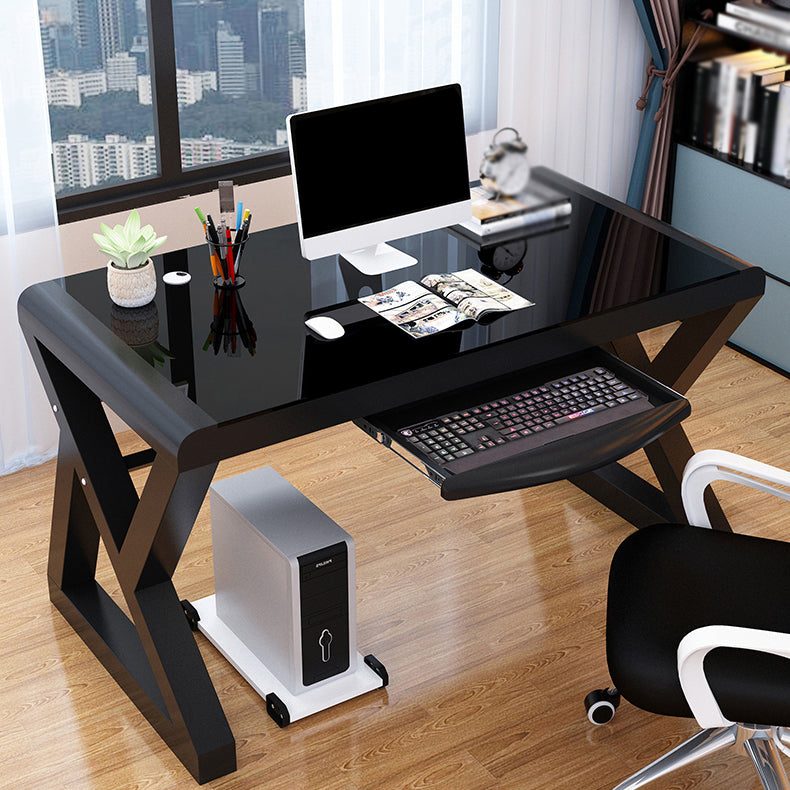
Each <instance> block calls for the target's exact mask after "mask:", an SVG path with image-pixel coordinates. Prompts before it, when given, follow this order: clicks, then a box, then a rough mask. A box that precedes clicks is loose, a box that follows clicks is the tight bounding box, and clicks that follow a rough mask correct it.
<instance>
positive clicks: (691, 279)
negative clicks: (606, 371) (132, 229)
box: [63, 168, 754, 424]
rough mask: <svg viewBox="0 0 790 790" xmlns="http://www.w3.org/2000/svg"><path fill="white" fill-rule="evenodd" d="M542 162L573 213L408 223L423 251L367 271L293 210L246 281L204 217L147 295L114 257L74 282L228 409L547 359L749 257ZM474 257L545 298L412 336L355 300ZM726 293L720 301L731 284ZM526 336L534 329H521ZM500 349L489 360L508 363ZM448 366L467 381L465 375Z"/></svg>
mask: <svg viewBox="0 0 790 790" xmlns="http://www.w3.org/2000/svg"><path fill="white" fill-rule="evenodd" d="M533 178H537V179H542V180H545V181H547V182H549V183H551V184H553V186H554V187H555V188H558V189H560V190H563V191H565V192H566V193H567V194H568V195H569V197H570V198H571V201H572V212H571V215H570V217H568V218H566V219H564V220H562V221H560V222H559V224H556V225H543V226H538V227H534V228H529V229H526V230H525V231H522V235H521V237H520V238H519V237H518V236H513V237H510V238H509V239H508V240H506V241H504V242H500V243H499V244H498V245H496V249H494V247H490V246H489V247H487V248H485V249H483V250H480V248H479V245H478V244H476V243H474V242H472V241H470V240H468V239H465V238H464V237H462V236H460V235H457V234H455V233H454V232H452V231H446V230H438V231H434V232H431V233H426V234H422V235H419V236H414V237H410V238H407V239H402V240H399V241H396V242H393V245H394V246H396V247H398V248H400V249H403V250H404V251H406V252H408V253H410V254H411V255H413V256H414V257H416V258H417V259H418V261H419V263H418V264H417V265H416V266H413V267H411V268H409V269H403V270H400V271H396V272H391V273H388V274H385V275H383V276H377V277H365V276H363V275H361V274H359V273H358V272H357V271H356V270H354V269H352V268H351V267H350V266H349V265H348V264H347V263H346V262H345V261H343V260H342V259H340V258H338V257H333V258H326V259H322V260H317V261H313V262H308V261H306V260H305V259H303V258H302V256H301V254H300V250H299V239H298V232H297V227H296V225H289V226H284V227H279V228H274V229H272V230H266V231H261V232H257V233H254V234H251V236H250V238H249V241H248V243H247V247H246V249H245V251H244V254H243V258H242V262H241V272H242V274H243V275H244V277H245V280H246V282H245V285H244V286H243V287H241V288H239V289H237V290H235V291H230V290H224V289H217V288H215V287H214V284H213V277H212V272H211V267H210V263H209V258H208V253H207V250H206V246H205V244H201V243H199V242H200V227H199V225H198V224H197V222H196V231H195V239H196V246H195V247H192V248H189V249H186V250H181V251H178V252H174V253H168V254H166V255H162V256H158V257H157V258H156V259H155V264H156V267H157V273H158V278H159V283H158V288H157V295H156V299H155V301H154V302H153V303H152V304H151V305H149V306H147V307H143V308H136V309H126V308H119V307H115V306H114V305H112V303H111V302H110V299H109V296H108V295H107V286H106V273H105V271H104V270H103V269H102V270H96V271H91V272H86V273H83V274H78V275H73V276H70V277H67V278H65V279H64V280H63V283H64V287H65V289H66V291H67V292H68V293H69V294H70V295H71V296H72V297H73V298H74V299H75V300H76V301H77V302H78V303H79V304H80V305H81V306H83V307H84V308H85V309H87V311H88V312H89V313H91V314H92V315H93V316H95V317H96V318H97V319H98V320H99V321H101V323H103V324H104V325H106V326H107V327H108V328H109V330H110V331H111V332H112V333H113V334H114V335H115V336H116V337H117V338H119V339H120V340H122V341H123V342H124V343H126V344H127V345H128V346H129V347H130V348H131V349H133V350H134V351H135V352H136V353H137V355H139V357H141V358H142V359H143V360H145V362H146V363H147V364H149V365H150V366H151V367H152V368H153V370H155V371H157V372H158V373H159V374H161V375H162V376H163V377H165V378H166V379H167V380H168V381H170V382H172V383H173V384H174V385H176V386H177V387H180V388H182V389H183V391H184V392H185V393H186V394H187V396H188V397H189V398H190V399H191V400H193V401H194V402H195V403H197V405H198V406H199V407H200V408H201V409H202V410H203V411H204V412H205V413H206V414H207V415H208V416H209V418H210V419H211V420H212V421H214V422H216V423H220V424H222V423H225V422H228V421H233V420H236V419H239V418H242V417H245V416H249V415H253V414H259V413H262V412H270V411H272V410H277V409H280V408H282V407H284V406H289V405H294V404H299V403H300V402H302V401H310V400H315V399H320V398H321V397H323V396H327V395H329V396H332V395H338V394H341V393H346V392H349V391H352V390H354V388H356V387H360V386H363V387H364V386H366V385H368V384H370V383H372V382H379V383H384V384H386V383H387V382H388V381H389V380H392V378H393V377H395V376H398V375H399V374H402V373H404V372H415V371H416V372H417V373H419V372H420V371H421V370H425V371H430V372H431V376H433V377H434V379H435V378H436V377H437V376H439V377H441V375H442V365H443V363H454V362H459V361H461V362H463V364H464V365H466V366H470V365H471V366H474V365H477V364H481V362H482V357H480V356H479V354H478V352H480V351H481V350H482V349H494V348H496V347H501V348H502V349H504V351H503V353H502V354H501V355H500V356H502V358H503V359H504V358H509V362H508V364H510V365H512V364H514V363H513V359H512V357H513V355H514V354H516V355H518V356H519V357H520V358H522V359H523V360H524V362H523V364H528V363H530V362H531V361H533V358H534V360H535V361H541V360H540V359H539V357H540V355H541V353H544V354H545V355H548V354H554V353H556V351H557V344H556V343H554V345H552V343H551V342H549V340H550V339H551V338H555V340H556V338H557V337H560V336H561V337H562V338H563V342H560V344H559V345H560V347H562V348H564V345H563V343H565V344H566V345H569V346H573V343H574V342H577V341H578V343H581V342H589V343H593V344H594V343H598V342H604V341H605V340H611V339H616V338H617V337H620V336H624V335H626V334H633V333H634V332H637V331H641V330H642V329H646V328H649V327H650V326H657V325H661V324H663V323H667V322H669V321H673V320H678V319H682V318H684V317H686V316H687V315H693V314H695V312H701V311H702V309H703V308H704V307H705V305H704V304H701V303H700V299H701V298H703V297H702V296H701V293H702V292H701V291H700V288H701V287H702V286H711V287H713V286H714V285H715V284H716V283H719V287H713V291H715V294H720V293H723V292H724V291H726V290H727V288H728V287H729V286H728V285H727V283H726V281H727V279H728V278H733V277H734V278H736V279H737V277H738V276H739V273H743V272H744V271H745V270H746V269H747V268H749V267H747V266H746V264H743V263H742V262H740V261H738V260H737V259H734V258H732V257H730V256H728V255H726V254H724V253H722V252H720V251H717V250H715V249H713V248H712V247H709V246H707V245H705V244H703V243H702V242H698V241H696V240H695V239H692V238H691V237H689V236H686V235H684V234H682V233H679V232H676V231H674V230H673V229H672V228H670V227H668V226H666V225H663V224H661V223H657V222H654V221H652V220H649V219H646V218H643V217H642V215H641V214H639V213H638V212H635V211H632V210H631V209H627V208H626V207H623V206H622V205H621V204H619V203H617V202H615V201H612V200H610V199H608V198H605V197H603V196H601V195H598V194H597V193H594V192H592V191H590V190H587V189H586V188H584V187H581V186H580V185H578V184H575V183H574V182H572V181H570V180H568V179H565V178H563V177H561V176H557V175H556V174H553V173H551V172H549V171H545V170H542V169H540V168H537V169H535V171H534V173H533ZM255 213H256V214H257V215H259V216H260V214H261V213H262V211H261V210H260V209H258V210H257V211H256V212H255ZM496 266H499V267H505V268H508V271H500V270H499V269H497V268H496ZM511 267H512V268H511ZM467 268H475V269H477V270H482V271H483V272H484V273H486V274H488V275H489V276H493V278H497V279H498V281H499V282H500V283H502V284H503V285H506V286H507V287H508V288H510V289H512V290H514V291H516V292H517V293H519V294H521V295H523V296H525V297H527V298H528V299H529V300H530V301H532V302H534V306H533V307H528V308H525V309H522V310H519V311H516V312H513V313H510V314H507V315H503V316H501V317H498V318H496V319H495V320H493V321H492V322H491V323H488V324H485V325H483V324H475V325H473V326H470V327H468V328H464V329H458V330H452V331H444V332H441V333H439V334H437V335H433V336H429V337H424V338H420V339H414V338H412V337H410V336H408V335H407V334H406V333H405V332H403V331H402V330H400V329H398V328H397V327H395V326H393V325H391V324H389V323H388V322H387V321H386V320H385V319H383V318H381V317H379V316H377V315H376V314H375V313H373V312H372V311H371V310H369V309H368V308H366V307H364V306H363V305H361V304H360V303H359V302H358V301H357V297H359V296H361V295H365V294H370V293H374V292H377V291H380V290H384V289H386V288H389V287H392V286H394V285H396V284H398V283H400V282H403V281H404V280H419V279H420V278H421V277H423V276H424V275H425V274H430V273H436V272H453V271H458V270H462V269H467ZM177 270H182V271H187V272H189V273H190V275H191V280H190V282H189V283H188V284H185V285H166V284H164V283H163V282H162V279H161V278H162V274H163V273H164V272H165V271H177ZM722 284H723V288H722ZM715 294H714V296H713V297H712V301H711V304H710V306H709V308H708V309H713V308H715V307H717V306H719V304H718V303H717V300H719V301H722V299H723V297H722V296H720V295H715ZM752 295H754V294H752V293H748V294H745V296H752ZM703 301H704V298H703ZM729 301H730V302H732V301H733V300H732V299H730V300H729ZM316 314H318V315H331V316H333V317H335V318H336V319H337V320H339V321H340V323H342V324H343V325H344V327H345V330H346V332H345V335H344V336H343V337H342V338H341V339H339V340H333V341H325V340H321V339H319V338H317V337H316V336H314V335H312V334H311V332H310V331H309V330H308V329H307V328H306V327H305V325H304V320H305V318H306V317H308V316H309V315H316ZM591 318H596V319H600V321H598V323H595V322H593V323H591V322H590V319H591ZM596 326H597V327H599V329H598V330H595V331H592V332H589V331H588V330H589V328H590V327H596ZM618 333H619V334H618ZM571 338H573V339H574V341H573V342H570V343H568V340H569V339H571ZM520 340H523V341H526V340H531V341H533V342H532V344H529V343H526V342H524V343H520V342H517V343H516V345H512V347H511V346H510V345H508V344H511V343H512V341H520ZM540 347H542V348H545V352H540V351H539V350H538V349H539V348H540ZM568 350H569V351H572V350H575V349H574V348H572V347H569V348H568ZM486 358H488V356H487V357H486ZM502 364H503V363H498V364H496V365H494V367H493V368H492V369H491V370H490V371H488V372H486V371H483V370H481V373H480V375H481V376H484V375H496V374H497V373H498V372H501V369H503V368H502ZM452 369H453V368H452V365H450V366H449V367H447V370H448V371H451V370H452ZM447 381H448V383H447V386H448V387H449V386H453V379H452V376H450V377H449V378H448V380H447ZM417 394H418V396H419V395H420V393H417ZM384 405H387V404H381V406H384ZM368 408H369V407H368Z"/></svg>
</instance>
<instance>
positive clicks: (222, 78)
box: [217, 20, 247, 96]
mask: <svg viewBox="0 0 790 790" xmlns="http://www.w3.org/2000/svg"><path fill="white" fill-rule="evenodd" d="M217 75H218V78H219V79H218V82H219V92H220V93H222V94H224V95H225V96H244V94H245V93H246V92H247V80H246V77H245V69H244V42H243V41H242V40H241V36H238V35H236V34H235V33H234V32H233V29H232V28H231V26H230V25H229V24H228V23H227V22H223V21H221V20H220V22H219V25H218V27H217Z"/></svg>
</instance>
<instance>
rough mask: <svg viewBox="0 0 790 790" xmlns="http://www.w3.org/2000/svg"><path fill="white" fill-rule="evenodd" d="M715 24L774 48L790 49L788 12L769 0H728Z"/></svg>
mask: <svg viewBox="0 0 790 790" xmlns="http://www.w3.org/2000/svg"><path fill="white" fill-rule="evenodd" d="M716 24H717V25H718V27H720V28H722V29H723V30H731V31H732V32H733V33H739V34H740V35H742V36H745V37H746V38H751V39H753V40H754V41H758V42H760V43H761V44H765V45H766V46H769V47H776V48H777V49H790V12H788V11H787V10H786V9H784V8H779V7H777V6H776V5H774V3H772V2H770V0H731V2H728V3H727V5H726V6H725V10H724V11H723V12H721V13H719V14H718V16H717V17H716Z"/></svg>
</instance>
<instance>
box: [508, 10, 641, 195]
mask: <svg viewBox="0 0 790 790" xmlns="http://www.w3.org/2000/svg"><path fill="white" fill-rule="evenodd" d="M501 13H502V31H503V32H502V45H501V54H502V60H501V61H500V64H501V70H500V105H499V125H500V126H514V127H516V128H517V129H518V130H519V131H520V132H521V135H522V137H523V138H524V140H525V141H526V142H527V144H528V145H529V155H530V159H531V161H532V164H533V165H545V166H546V167H551V168H553V169H555V170H558V171H559V172H561V173H565V174H566V175H568V176H570V177H571V178H574V179H576V180H577V181H581V182H582V183H584V184H587V185H588V186H591V187H593V188H595V189H598V190H600V191H602V192H606V193H607V194H610V195H612V196H613V197H616V198H618V199H620V200H623V199H624V198H625V196H626V192H627V189H628V182H629V180H630V177H631V169H632V166H633V162H634V152H635V151H636V144H637V140H638V139H639V126H640V123H641V120H642V113H640V112H639V111H638V110H637V109H636V100H637V99H638V98H639V96H640V94H641V93H642V86H643V84H644V80H645V68H646V66H647V63H648V60H649V58H650V56H649V53H648V51H647V46H646V44H645V36H644V34H643V32H642V28H641V26H640V24H639V19H638V17H637V14H636V11H635V10H634V4H633V0H502V12H501Z"/></svg>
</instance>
